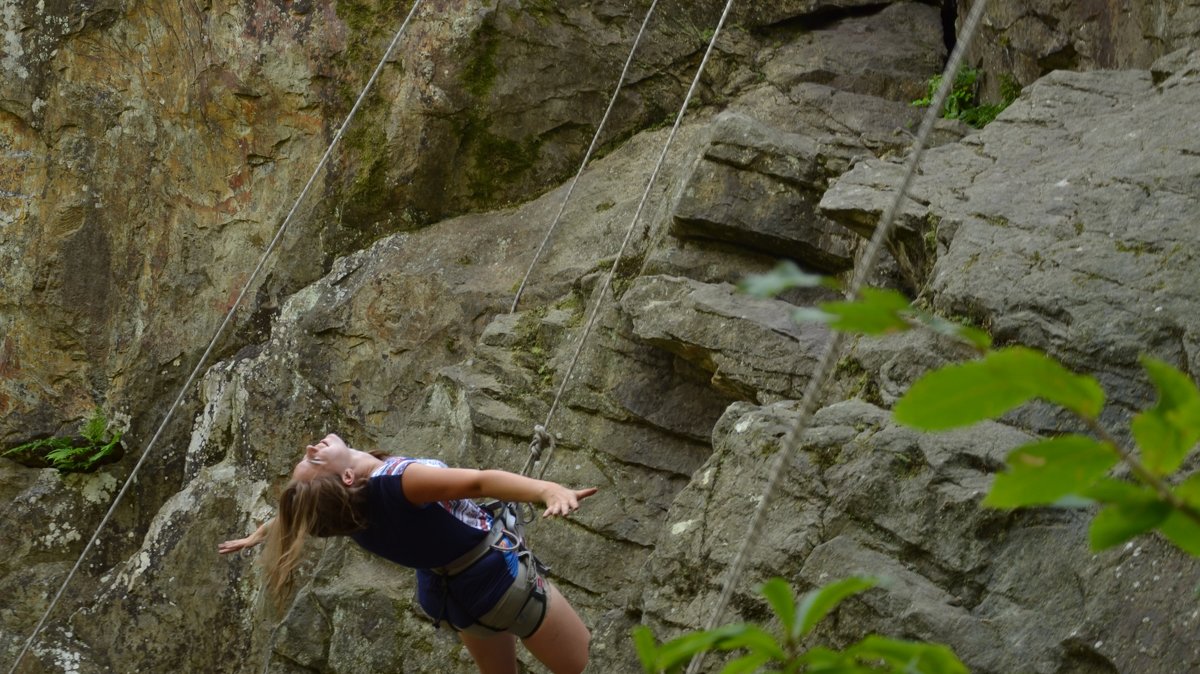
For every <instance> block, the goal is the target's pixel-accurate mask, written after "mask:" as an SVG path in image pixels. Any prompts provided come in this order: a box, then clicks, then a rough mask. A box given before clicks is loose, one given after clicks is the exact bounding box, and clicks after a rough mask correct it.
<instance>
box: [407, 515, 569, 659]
mask: <svg viewBox="0 0 1200 674" xmlns="http://www.w3.org/2000/svg"><path fill="white" fill-rule="evenodd" d="M481 507H482V508H483V509H484V510H486V511H488V512H489V513H491V515H492V528H491V530H490V531H489V532H488V534H487V536H485V537H484V538H483V539H482V540H481V541H479V543H477V544H476V545H475V547H473V548H471V549H470V550H468V551H467V552H466V553H464V554H462V555H461V556H459V557H458V559H455V560H454V561H452V562H450V563H449V564H447V565H445V566H441V567H438V568H435V569H430V571H432V572H433V573H434V574H436V575H437V576H438V580H439V587H440V589H441V592H442V611H441V615H440V616H436V617H434V616H430V618H431V619H432V620H433V621H434V624H435V625H437V626H438V627H441V626H442V625H443V624H444V625H447V626H449V627H450V628H452V629H454V630H456V631H459V632H465V633H467V634H472V635H475V636H492V635H495V634H499V633H501V632H510V633H512V634H515V635H517V636H518V637H521V638H522V639H524V638H526V637H528V636H530V635H532V634H533V633H534V632H536V631H537V629H538V628H539V627H541V625H542V620H544V619H545V617H546V609H547V604H548V600H549V595H548V592H547V588H546V580H545V574H546V572H547V571H548V570H549V567H547V566H546V565H544V564H542V562H541V561H540V560H538V558H537V557H535V556H534V555H533V553H532V552H530V550H529V548H527V547H526V546H525V537H524V527H523V523H522V521H521V516H520V514H519V513H518V511H517V509H516V507H515V506H514V505H513V504H512V503H508V502H505V501H495V502H493V503H488V504H485V505H482V506H481ZM493 550H497V551H500V552H511V553H514V554H515V555H516V556H517V575H516V577H515V578H513V582H512V584H511V585H509V587H508V589H507V590H505V592H504V594H503V595H501V596H500V599H498V600H497V601H496V603H495V604H494V605H493V606H492V608H490V609H488V611H487V612H486V613H484V614H483V615H481V616H478V617H476V618H475V620H474V622H473V623H472V624H470V625H467V626H466V627H457V626H455V625H453V624H451V623H450V621H449V620H448V619H447V615H446V613H447V608H448V606H449V604H450V603H453V604H454V605H455V606H456V607H457V608H458V610H459V611H461V612H462V613H466V614H468V615H469V614H470V613H469V612H468V611H467V610H466V609H465V608H464V607H463V606H462V604H461V603H460V602H459V601H458V598H457V597H455V596H454V593H453V591H452V590H451V588H450V579H452V578H453V577H454V576H457V575H458V574H460V573H462V572H464V571H466V570H467V569H469V568H471V567H472V566H474V565H475V564H476V563H478V562H479V560H481V559H483V557H484V555H486V554H488V553H490V552H491V551H493Z"/></svg>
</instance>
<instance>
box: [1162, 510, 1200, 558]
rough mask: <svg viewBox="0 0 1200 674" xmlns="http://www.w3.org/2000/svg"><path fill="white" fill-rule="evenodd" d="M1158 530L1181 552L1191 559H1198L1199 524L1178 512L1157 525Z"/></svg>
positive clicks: (1173, 512) (1199, 555) (1199, 544)
mask: <svg viewBox="0 0 1200 674" xmlns="http://www.w3.org/2000/svg"><path fill="white" fill-rule="evenodd" d="M1158 530H1159V531H1161V532H1162V533H1163V535H1164V536H1166V537H1167V540H1169V541H1171V542H1172V543H1174V544H1175V545H1177V546H1179V548H1180V549H1181V550H1183V551H1184V552H1186V553H1188V554H1189V555H1191V556H1193V557H1200V523H1197V522H1196V520H1194V519H1192V518H1191V517H1188V516H1187V515H1185V514H1184V513H1182V512H1180V511H1178V510H1172V511H1171V514H1169V515H1167V518H1166V519H1165V520H1163V522H1162V524H1160V525H1158Z"/></svg>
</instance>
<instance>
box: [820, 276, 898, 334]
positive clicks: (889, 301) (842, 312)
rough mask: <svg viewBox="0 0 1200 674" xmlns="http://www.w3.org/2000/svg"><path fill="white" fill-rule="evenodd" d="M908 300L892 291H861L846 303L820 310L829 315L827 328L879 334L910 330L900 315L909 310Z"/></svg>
mask: <svg viewBox="0 0 1200 674" xmlns="http://www.w3.org/2000/svg"><path fill="white" fill-rule="evenodd" d="M910 305H911V303H910V302H909V301H908V298H907V297H905V296H904V295H902V294H900V293H899V292H897V291H895V290H880V289H878V288H863V290H862V296H861V297H860V298H859V299H857V300H853V301H848V302H826V303H824V304H822V305H821V311H823V312H825V313H826V314H829V315H831V316H833V318H832V319H830V320H829V321H828V323H829V327H830V328H833V329H834V330H842V331H846V332H861V333H863V334H865V335H882V334H884V333H888V332H902V331H904V330H908V329H910V328H911V327H912V326H911V325H910V324H909V322H908V320H907V319H906V317H905V316H904V315H903V314H902V312H907V311H908V310H909V307H910Z"/></svg>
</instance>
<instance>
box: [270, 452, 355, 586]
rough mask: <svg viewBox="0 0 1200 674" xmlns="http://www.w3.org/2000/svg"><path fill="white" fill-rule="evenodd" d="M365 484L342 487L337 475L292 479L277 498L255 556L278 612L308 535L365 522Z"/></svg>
mask: <svg viewBox="0 0 1200 674" xmlns="http://www.w3.org/2000/svg"><path fill="white" fill-rule="evenodd" d="M366 496H367V494H366V487H365V485H357V486H354V487H347V486H346V485H344V484H342V481H341V479H340V478H339V477H338V476H337V475H318V476H316V477H314V478H312V479H311V480H292V481H291V482H288V483H287V485H286V486H285V487H284V488H283V492H282V493H281V494H280V496H279V512H278V514H276V516H275V521H274V522H273V523H272V524H271V526H270V527H268V529H267V540H266V544H265V546H264V548H263V554H262V558H261V562H262V565H263V567H264V572H265V575H266V586H267V593H268V595H269V596H270V597H271V599H272V600H273V602H274V604H275V607H276V608H277V609H280V610H282V609H283V608H284V605H285V603H286V601H287V599H288V598H289V597H290V596H291V595H292V592H293V591H294V590H295V587H296V569H297V567H299V566H300V562H301V561H302V560H303V553H304V543H305V541H307V540H308V537H309V536H316V537H318V538H325V537H329V536H347V535H349V534H352V533H354V532H356V531H361V530H363V529H365V528H366V526H367V515H366V511H365V508H364V505H365V502H366Z"/></svg>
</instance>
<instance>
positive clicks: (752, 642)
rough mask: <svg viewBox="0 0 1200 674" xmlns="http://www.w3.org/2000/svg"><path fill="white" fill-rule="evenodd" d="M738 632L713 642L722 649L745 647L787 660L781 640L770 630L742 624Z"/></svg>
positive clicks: (774, 657)
mask: <svg viewBox="0 0 1200 674" xmlns="http://www.w3.org/2000/svg"><path fill="white" fill-rule="evenodd" d="M741 627H742V629H740V630H738V631H737V633H736V634H731V635H729V636H726V637H724V638H722V639H719V640H718V641H717V642H715V643H714V644H713V646H714V647H715V648H718V649H720V650H722V651H735V650H738V649H739V648H745V649H747V650H749V651H750V652H751V653H762V654H764V655H766V656H768V658H769V659H774V660H785V659H787V653H786V652H785V651H784V650H783V647H782V646H780V645H779V642H778V641H777V640H776V639H775V637H774V636H772V635H771V634H770V633H769V632H767V631H766V630H764V629H762V628H761V627H758V626H757V625H742V626H741Z"/></svg>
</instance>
